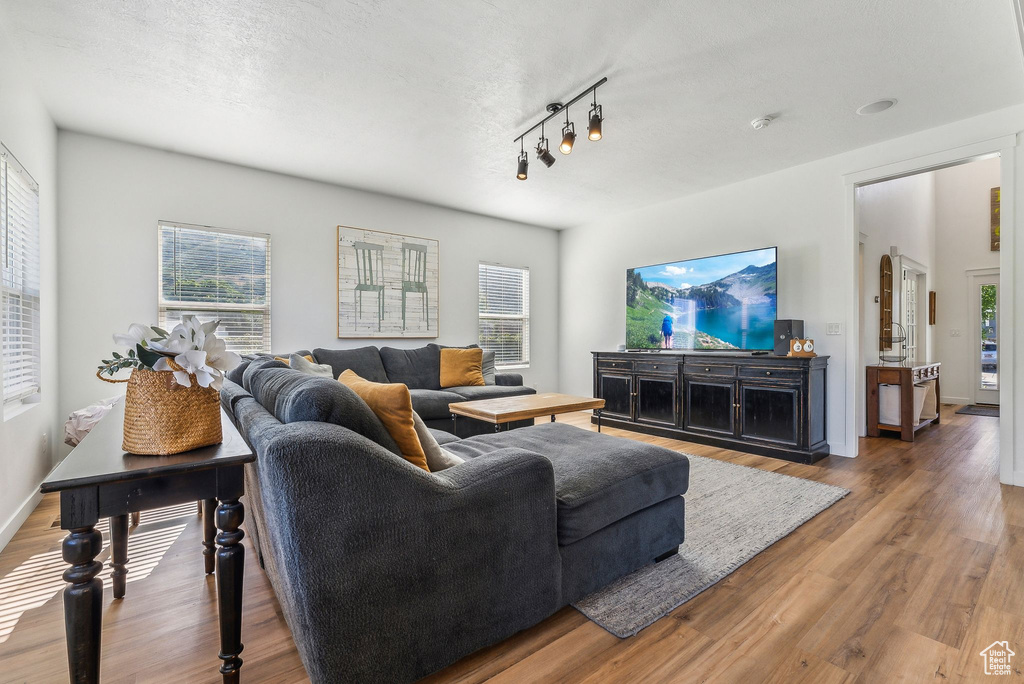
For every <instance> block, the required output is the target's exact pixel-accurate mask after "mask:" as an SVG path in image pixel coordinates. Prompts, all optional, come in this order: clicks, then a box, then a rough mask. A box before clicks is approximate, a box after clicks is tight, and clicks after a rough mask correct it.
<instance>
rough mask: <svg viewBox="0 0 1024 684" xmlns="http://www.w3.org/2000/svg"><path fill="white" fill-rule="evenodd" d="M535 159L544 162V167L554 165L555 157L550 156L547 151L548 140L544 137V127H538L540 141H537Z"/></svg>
mask: <svg viewBox="0 0 1024 684" xmlns="http://www.w3.org/2000/svg"><path fill="white" fill-rule="evenodd" d="M537 159H540V160H541V161H542V162H544V166H546V167H548V168H549V169H550V168H551V165H552V164H554V163H555V157H554V155H552V154H551V151H550V150H549V149H548V139H547V138H546V137H544V126H543V125H542V126H541V127H540V140H538V141H537Z"/></svg>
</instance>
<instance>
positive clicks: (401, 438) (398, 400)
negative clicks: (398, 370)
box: [338, 370, 430, 473]
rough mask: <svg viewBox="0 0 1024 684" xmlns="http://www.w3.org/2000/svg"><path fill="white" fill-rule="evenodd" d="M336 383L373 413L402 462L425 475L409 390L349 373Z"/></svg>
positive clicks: (424, 458) (421, 448)
mask: <svg viewBox="0 0 1024 684" xmlns="http://www.w3.org/2000/svg"><path fill="white" fill-rule="evenodd" d="M338 380H339V382H341V383H342V384H344V385H348V387H350V388H351V389H352V391H354V392H355V393H356V394H358V395H359V397H360V398H361V399H362V400H363V401H365V402H366V403H367V405H369V407H370V408H371V409H373V412H374V413H376V414H377V417H378V418H380V422H382V423H384V427H386V428H387V430H388V432H390V433H391V436H392V437H393V438H394V439H395V442H396V443H397V444H398V448H399V449H400V450H401V451H402V458H404V459H405V460H406V461H408V462H409V463H412V464H413V465H414V466H418V467H420V468H423V469H424V470H426V471H427V472H428V473H429V472H430V468H429V466H428V465H427V457H426V455H425V454H424V453H423V445H422V444H420V439H419V436H418V435H417V434H416V423H415V420H414V419H413V417H414V416H415V415H416V414H415V413H414V412H413V410H412V399H411V397H410V396H409V388H408V387H406V386H405V385H403V384H402V383H400V382H370V381H369V380H366V379H364V378H361V377H359V376H358V375H357V374H356V373H355V372H354V371H351V370H347V371H345V372H343V373H342V374H341V376H340V377H338Z"/></svg>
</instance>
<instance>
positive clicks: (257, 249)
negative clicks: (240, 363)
mask: <svg viewBox="0 0 1024 684" xmlns="http://www.w3.org/2000/svg"><path fill="white" fill-rule="evenodd" d="M159 232H160V312H159V325H160V327H161V328H163V329H164V330H170V329H171V328H173V327H174V326H175V325H177V324H178V323H180V322H181V318H182V316H184V315H186V314H193V315H195V316H196V317H197V318H199V320H201V321H210V320H215V319H217V320H220V328H218V329H217V336H218V337H220V338H222V339H223V340H224V341H225V342H226V343H227V347H228V349H229V350H231V351H235V352H238V353H239V354H253V353H258V352H269V351H270V236H269V235H265V234H262V233H243V232H235V231H227V230H220V229H215V228H207V227H205V226H191V225H186V224H180V223H167V222H161V223H160V225H159Z"/></svg>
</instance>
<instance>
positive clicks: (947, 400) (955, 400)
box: [942, 397, 974, 404]
mask: <svg viewBox="0 0 1024 684" xmlns="http://www.w3.org/2000/svg"><path fill="white" fill-rule="evenodd" d="M942 403H943V404H973V403H974V401H973V400H972V399H967V398H965V397H942Z"/></svg>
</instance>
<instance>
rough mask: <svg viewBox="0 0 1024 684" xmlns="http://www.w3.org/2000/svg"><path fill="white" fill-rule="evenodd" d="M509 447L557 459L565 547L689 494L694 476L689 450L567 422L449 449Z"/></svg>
mask: <svg viewBox="0 0 1024 684" xmlns="http://www.w3.org/2000/svg"><path fill="white" fill-rule="evenodd" d="M505 447H518V448H521V449H526V450H528V451H532V452H534V453H536V454H540V455H542V456H544V457H546V458H547V459H548V460H549V461H551V465H552V466H553V468H554V471H555V498H556V499H557V502H558V543H559V544H560V545H562V546H566V545H568V544H572V543H573V542H576V541H579V540H580V539H583V538H584V537H587V536H588V535H590V534H593V533H594V532H597V531H598V530H600V529H603V528H605V527H607V526H608V525H611V524H613V523H615V522H616V521H618V520H621V519H622V518H625V517H626V516H628V515H630V514H631V513H635V512H636V511H639V510H641V509H644V508H647V507H648V506H653V505H654V504H656V503H659V502H661V501H665V500H666V499H668V498H670V497H673V496H681V495H683V494H685V493H686V488H687V485H688V484H689V479H690V462H689V460H688V459H687V458H686V456H685V455H683V454H680V453H678V452H675V451H672V450H671V449H666V448H664V447H659V446H654V445H652V444H645V443H643V442H637V441H634V440H631V439H623V438H621V437H612V436H610V435H602V434H599V433H597V432H591V431H590V430H583V429H581V428H578V427H573V426H572V425H567V424H565V423H541V424H539V425H534V426H533V427H526V428H521V429H518V430H510V431H508V432H499V433H493V434H488V435H478V436H476V437H470V438H469V439H464V440H461V441H459V442H453V443H451V444H448V445H446V446H445V449H447V450H449V451H451V452H452V453H453V454H456V455H457V456H462V457H463V458H467V459H469V458H475V457H477V456H482V455H484V454H488V453H491V452H492V451H497V450H498V449H503V448H505Z"/></svg>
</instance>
